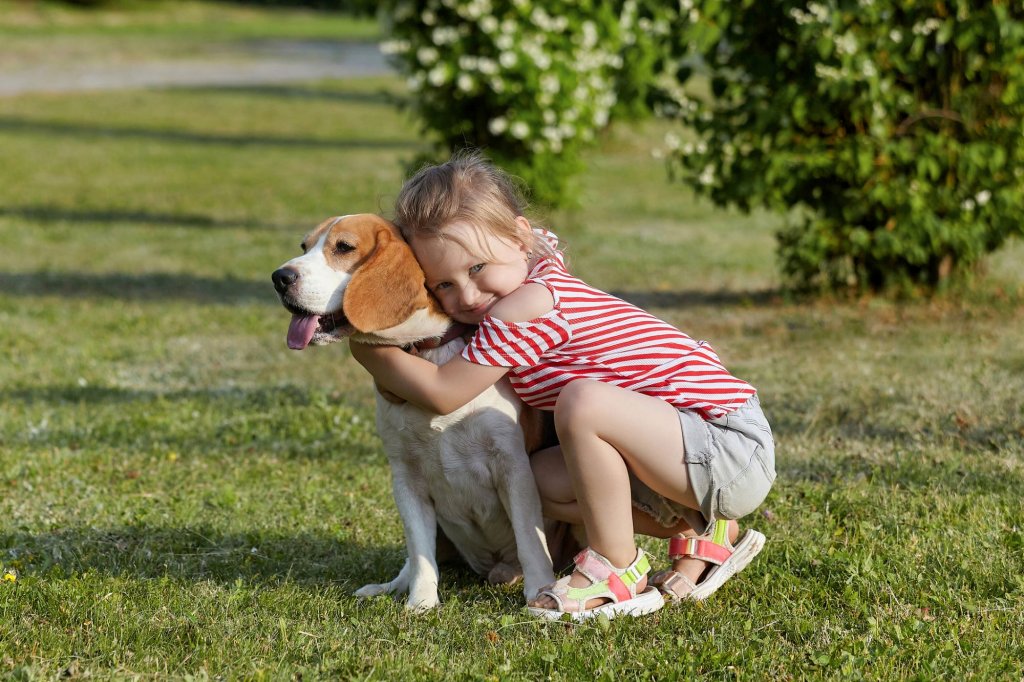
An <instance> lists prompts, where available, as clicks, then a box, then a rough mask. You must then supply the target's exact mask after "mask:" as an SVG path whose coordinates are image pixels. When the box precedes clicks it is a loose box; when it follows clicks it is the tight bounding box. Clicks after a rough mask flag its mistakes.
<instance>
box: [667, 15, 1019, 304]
mask: <svg viewBox="0 0 1024 682" xmlns="http://www.w3.org/2000/svg"><path fill="white" fill-rule="evenodd" d="M681 6H682V7H683V9H684V10H688V19H689V20H690V21H691V22H693V24H692V28H691V29H690V30H688V31H687V32H685V33H684V32H679V31H677V32H675V33H674V34H673V35H675V36H676V37H677V40H676V43H675V45H674V54H675V55H676V57H677V58H679V59H682V57H683V56H684V55H688V54H690V52H691V50H692V49H694V48H695V49H696V51H697V52H698V53H699V55H700V57H701V58H702V60H703V62H704V63H705V64H706V66H707V67H708V69H709V71H710V74H711V90H712V96H711V97H710V98H709V99H708V100H706V101H698V100H696V99H690V98H687V97H685V96H682V95H677V96H676V97H675V113H676V114H678V115H679V116H680V117H681V118H682V119H683V120H684V121H685V122H686V123H687V124H689V125H691V126H693V128H694V129H695V130H696V131H697V133H698V138H697V141H696V142H694V143H692V144H687V145H677V148H676V150H675V153H674V155H673V157H672V159H673V164H674V168H675V169H676V170H677V171H680V172H682V173H683V174H685V176H686V177H687V178H688V179H689V180H690V182H692V184H693V185H694V186H695V187H696V188H698V189H699V190H700V191H702V192H704V193H705V194H707V195H708V196H710V197H711V198H712V199H713V200H714V201H716V202H717V203H719V204H735V205H738V206H740V207H742V208H744V209H749V208H750V207H752V206H755V205H762V206H768V207H772V208H777V209H780V210H783V211H791V210H792V209H794V208H799V209H801V210H798V211H793V212H792V213H791V215H794V216H797V217H795V218H794V219H793V224H792V225H791V226H790V227H788V228H786V229H784V230H783V231H782V232H781V234H780V235H779V250H780V255H781V259H782V268H783V273H784V276H785V277H786V280H787V282H788V283H789V284H791V285H794V286H796V287H801V288H818V287H825V288H831V289H837V288H845V287H853V288H856V289H859V290H879V289H888V288H891V287H896V288H900V289H904V288H912V289H925V290H932V289H934V288H936V287H938V286H941V285H942V284H944V283H945V282H946V281H947V280H948V278H949V277H950V275H955V274H958V273H964V272H966V271H968V270H969V269H970V266H971V265H972V264H975V263H977V262H978V260H979V259H980V258H981V257H982V256H983V255H984V254H986V253H988V252H990V251H992V250H994V249H996V248H997V247H999V246H1000V245H1001V244H1002V243H1003V242H1004V241H1005V240H1006V239H1007V237H1008V236H1010V235H1013V234H1018V235H1019V234H1022V233H1024V228H1022V226H1024V220H1022V216H1024V210H1022V209H1024V191H1022V184H1024V183H1022V164H1021V162H1022V160H1024V159H1022V156H1024V124H1022V121H1024V100H1022V98H1024V6H1022V4H1021V3H1019V2H1010V1H1008V0H995V1H993V0H984V1H982V0H974V1H971V0H936V1H935V2H927V3H925V2H909V1H906V0H858V1H857V2H853V1H851V0H846V1H841V2H839V1H834V2H808V3H804V2H792V1H788V0H760V1H757V2H754V1H753V0H745V1H744V2H736V3H727V2H721V1H720V0H703V1H700V0H698V1H697V2H695V3H690V0H682V2H681ZM689 75H690V72H689V70H688V69H685V68H684V69H681V71H680V74H679V76H680V79H682V80H685V79H686V78H688V77H689Z"/></svg>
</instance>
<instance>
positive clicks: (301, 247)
mask: <svg viewBox="0 0 1024 682" xmlns="http://www.w3.org/2000/svg"><path fill="white" fill-rule="evenodd" d="M299 250H300V251H302V253H306V242H302V243H301V244H299Z"/></svg>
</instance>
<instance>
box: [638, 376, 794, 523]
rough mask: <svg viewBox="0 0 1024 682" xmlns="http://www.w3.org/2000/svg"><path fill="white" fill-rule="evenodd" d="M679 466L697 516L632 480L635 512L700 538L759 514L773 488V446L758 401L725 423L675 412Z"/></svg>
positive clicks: (753, 399) (752, 399)
mask: <svg viewBox="0 0 1024 682" xmlns="http://www.w3.org/2000/svg"><path fill="white" fill-rule="evenodd" d="M679 424H680V426H681V427H682V430H683V461H682V462H681V464H683V465H684V466H685V467H686V473H687V475H688V476H689V479H690V486H691V487H692V488H693V492H694V495H695V496H696V497H697V501H698V502H699V503H700V511H699V512H698V511H697V510H695V509H688V508H687V507H684V506H683V505H681V504H679V503H678V502H674V501H672V500H670V499H668V498H665V497H662V496H661V495H659V494H658V493H656V492H654V491H653V490H651V489H650V488H648V487H647V486H646V485H645V484H644V483H642V482H641V481H640V480H639V479H637V478H636V477H635V476H633V475H632V474H630V484H631V486H632V494H633V506H635V507H636V508H638V509H640V510H641V511H643V512H645V513H647V514H649V515H651V516H652V517H654V519H655V520H657V521H658V523H660V524H661V525H663V526H674V525H675V524H676V523H678V522H679V521H680V520H681V519H685V520H686V521H687V522H689V524H690V526H691V527H692V528H693V529H694V530H695V531H696V532H698V533H702V532H704V530H705V529H706V528H707V527H708V526H709V525H710V524H712V523H714V522H715V521H716V520H718V519H738V518H741V517H743V516H746V515H747V514H749V513H751V512H752V511H754V510H755V509H757V508H758V507H759V506H760V505H761V503H762V502H764V499H765V497H767V496H768V491H769V490H770V489H771V487H772V483H774V482H775V440H774V439H773V438H772V430H771V427H770V426H768V420H767V419H766V418H765V416H764V412H762V411H761V403H760V401H759V400H758V399H757V395H753V396H751V397H750V399H749V400H747V402H745V403H743V405H742V406H741V407H740V408H739V409H737V410H735V411H734V412H730V413H729V414H727V415H725V416H724V417H719V418H718V419H712V420H708V421H706V420H704V419H703V418H702V417H701V416H700V415H699V414H697V413H696V412H694V411H692V410H680V411H679Z"/></svg>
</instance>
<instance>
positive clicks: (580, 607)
mask: <svg viewBox="0 0 1024 682" xmlns="http://www.w3.org/2000/svg"><path fill="white" fill-rule="evenodd" d="M573 561H574V562H575V564H576V570H577V571H579V572H580V573H581V574H583V575H584V576H586V577H587V579H589V580H590V585H587V586H586V587H570V586H569V579H570V578H571V577H572V575H571V574H570V575H567V576H565V577H563V578H561V579H559V580H558V581H557V582H556V583H554V584H553V585H549V586H548V587H547V588H545V589H543V590H541V591H540V592H539V593H538V594H537V596H538V597H541V596H544V595H546V596H548V597H551V598H552V599H554V600H555V603H556V604H557V605H558V606H557V608H554V609H544V608H541V607H539V606H530V607H527V608H528V610H529V612H530V614H531V615H534V616H538V617H540V618H544V619H546V620H558V619H559V618H561V617H562V616H563V615H564V614H566V613H568V614H569V615H570V617H571V618H572V619H573V620H575V621H581V620H587V619H588V618H593V617H595V616H599V615H601V614H602V613H603V614H604V615H605V616H607V617H608V618H614V617H615V616H619V615H630V616H642V615H644V614H647V613H654V612H655V611H657V610H658V609H660V608H661V607H662V606H663V605H664V604H665V599H664V598H663V597H662V596H661V593H660V592H658V590H657V588H655V587H650V586H648V587H647V589H645V590H644V591H643V592H641V593H640V594H637V593H636V586H637V583H639V582H640V580H641V578H643V577H644V576H645V575H647V573H648V572H650V570H651V564H650V562H649V561H648V560H647V555H646V554H644V551H643V550H642V549H637V551H636V559H635V560H634V561H633V563H631V564H630V565H629V566H627V567H626V568H616V567H615V566H613V565H612V564H611V562H609V561H608V560H607V559H605V558H604V557H603V556H601V555H600V554H598V553H597V552H595V551H594V550H592V549H590V548H587V549H585V550H583V551H582V552H580V553H579V554H577V555H576V558H575V559H573ZM591 599H609V600H611V601H609V602H608V603H606V604H601V605H600V606H595V607H593V608H590V609H588V608H586V603H587V602H588V601H589V600H591Z"/></svg>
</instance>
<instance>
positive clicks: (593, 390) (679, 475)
mask: <svg viewBox="0 0 1024 682" xmlns="http://www.w3.org/2000/svg"><path fill="white" fill-rule="evenodd" d="M555 428H556V430H557V431H558V441H559V443H560V445H561V450H562V454H563V458H562V461H563V462H564V466H565V473H566V477H567V479H568V481H569V483H570V486H571V489H572V490H573V491H574V496H575V504H576V506H577V511H578V514H579V517H580V519H581V520H582V522H583V525H584V527H585V528H586V531H587V540H588V543H589V544H590V546H591V547H592V548H593V549H594V551H596V552H598V553H599V554H602V555H603V556H605V557H606V558H607V559H608V560H609V561H610V562H611V563H612V564H613V565H614V566H618V567H620V568H624V567H626V566H628V565H629V564H630V563H631V562H632V561H633V559H634V558H635V557H636V545H635V544H634V542H633V533H634V530H635V529H634V525H633V505H632V499H631V494H630V486H629V471H632V472H633V473H634V474H635V475H636V476H637V478H639V479H640V480H642V481H643V482H644V483H646V484H647V485H648V486H649V487H650V488H651V489H652V490H654V491H655V492H657V493H659V494H661V495H664V496H665V497H668V498H669V499H672V500H675V501H678V502H680V503H681V504H684V505H686V506H688V507H692V508H697V506H698V505H697V501H696V499H695V497H694V494H693V491H692V490H691V488H690V482H689V478H688V476H687V474H686V467H685V465H684V464H683V439H682V431H681V428H680V426H679V417H678V414H677V412H676V410H675V408H673V407H672V406H671V405H669V404H668V403H666V402H664V401H662V400H659V399H657V398H651V397H649V396H645V395H643V394H640V393H634V392H633V391H629V390H625V389H621V388H617V387H615V386H611V385H609V384H603V383H600V382H597V381H589V380H580V381H575V382H573V383H571V384H569V385H568V386H566V387H565V388H564V389H562V393H561V394H560V395H559V398H558V402H557V403H556V405H555ZM542 454H544V453H537V454H536V455H535V458H537V463H536V464H535V466H536V467H543V466H544V465H550V464H551V462H550V459H549V458H547V457H538V455H542ZM546 476H547V474H546V473H545V472H543V471H541V472H540V473H539V475H538V479H539V480H543V479H545V478H546ZM563 485H564V480H563ZM545 497H546V495H544V494H542V499H544V498H545ZM563 498H564V495H563ZM559 504H561V505H562V506H563V507H564V506H565V505H566V504H567V503H564V502H563V503H559V502H558V501H552V500H550V498H549V499H548V500H546V505H547V506H548V507H549V508H551V507H552V506H553V505H555V506H557V505H559ZM550 511H553V512H555V513H558V510H557V509H550ZM562 512H563V513H565V514H566V515H568V513H569V510H568V509H564V508H563V509H562ZM556 518H557V517H556ZM645 525H646V524H645ZM588 582H589V581H588V580H587V578H586V577H585V576H583V575H581V574H578V573H575V574H573V576H572V578H571V579H570V582H569V584H570V585H571V586H573V587H584V586H586V585H587V584H588ZM643 588H644V584H640V585H638V590H642V589H643ZM534 605H536V606H541V607H548V608H550V607H552V606H553V603H552V601H551V600H550V599H547V598H541V599H539V600H537V601H536V602H535V604H534ZM595 605H596V604H595ZM592 606H594V605H591V604H588V605H587V607H588V608H590V607H592Z"/></svg>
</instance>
